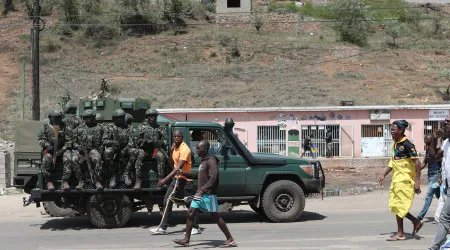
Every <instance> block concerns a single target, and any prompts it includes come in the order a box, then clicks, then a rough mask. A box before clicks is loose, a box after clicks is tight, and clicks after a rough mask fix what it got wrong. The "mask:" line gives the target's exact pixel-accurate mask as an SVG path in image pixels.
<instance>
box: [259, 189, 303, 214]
mask: <svg viewBox="0 0 450 250" xmlns="http://www.w3.org/2000/svg"><path fill="white" fill-rule="evenodd" d="M262 208H263V211H264V213H265V215H266V216H267V218H269V219H270V220H271V221H273V222H292V221H296V220H297V219H298V218H300V216H301V215H302V213H303V210H304V209H305V194H304V193H303V190H302V188H301V187H300V186H299V185H298V184H297V183H295V182H293V181H288V180H281V181H276V182H273V183H272V184H270V185H269V186H268V187H267V188H266V190H264V194H263V198H262Z"/></svg>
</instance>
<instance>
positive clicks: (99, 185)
mask: <svg viewBox="0 0 450 250" xmlns="http://www.w3.org/2000/svg"><path fill="white" fill-rule="evenodd" d="M95 188H96V189H97V190H99V191H100V190H103V185H102V183H100V181H96V182H95Z"/></svg>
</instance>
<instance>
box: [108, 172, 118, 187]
mask: <svg viewBox="0 0 450 250" xmlns="http://www.w3.org/2000/svg"><path fill="white" fill-rule="evenodd" d="M116 185H117V178H116V175H113V176H112V177H111V179H110V180H109V188H114V187H115V186H116Z"/></svg>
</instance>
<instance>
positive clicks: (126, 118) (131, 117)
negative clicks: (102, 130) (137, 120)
mask: <svg viewBox="0 0 450 250" xmlns="http://www.w3.org/2000/svg"><path fill="white" fill-rule="evenodd" d="M130 120H131V121H130ZM125 121H126V122H127V123H128V122H133V116H132V115H130V114H126V115H125Z"/></svg>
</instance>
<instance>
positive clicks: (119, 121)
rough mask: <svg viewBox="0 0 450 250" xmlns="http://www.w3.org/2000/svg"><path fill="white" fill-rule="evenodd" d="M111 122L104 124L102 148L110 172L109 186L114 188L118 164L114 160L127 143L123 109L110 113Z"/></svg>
mask: <svg viewBox="0 0 450 250" xmlns="http://www.w3.org/2000/svg"><path fill="white" fill-rule="evenodd" d="M112 119H113V122H114V123H112V124H108V125H106V126H105V130H104V131H103V146H102V147H103V148H104V149H105V151H104V159H105V163H106V164H107V165H108V171H110V172H111V178H110V181H109V188H114V187H115V186H116V184H117V175H118V174H119V173H118V172H119V169H118V166H119V164H116V163H115V161H116V160H117V159H120V158H121V157H120V154H121V152H122V149H124V148H125V147H126V146H127V144H128V135H127V130H126V126H125V111H123V109H116V110H114V111H113V115H112Z"/></svg>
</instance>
